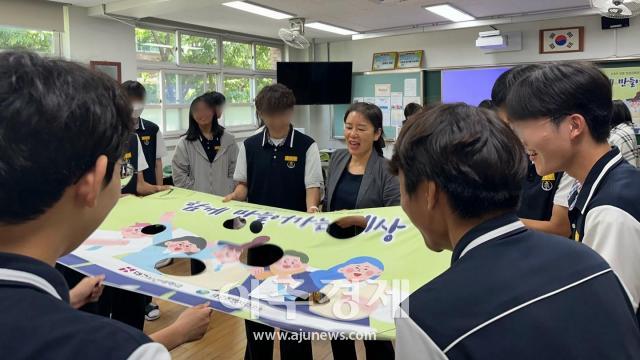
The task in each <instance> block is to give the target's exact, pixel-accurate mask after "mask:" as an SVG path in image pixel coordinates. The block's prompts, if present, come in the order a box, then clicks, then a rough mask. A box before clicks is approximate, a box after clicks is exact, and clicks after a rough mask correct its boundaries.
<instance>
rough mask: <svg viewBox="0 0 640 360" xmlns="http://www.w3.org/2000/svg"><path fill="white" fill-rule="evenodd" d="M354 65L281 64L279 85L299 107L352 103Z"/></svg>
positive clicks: (345, 63)
mask: <svg viewBox="0 0 640 360" xmlns="http://www.w3.org/2000/svg"><path fill="white" fill-rule="evenodd" d="M351 71H352V63H351V62H279V63H278V83H280V84H283V85H285V86H286V87H288V88H289V89H291V90H292V91H293V93H294V94H295V96H296V104H298V105H323V104H349V103H351V76H352V74H351Z"/></svg>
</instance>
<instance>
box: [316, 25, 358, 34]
mask: <svg viewBox="0 0 640 360" xmlns="http://www.w3.org/2000/svg"><path fill="white" fill-rule="evenodd" d="M304 26H305V27H309V28H312V29H316V30H322V31H327V32H330V33H334V34H340V35H355V34H357V32H355V31H353V30H349V29H344V28H340V27H337V26H333V25H327V24H323V23H321V22H312V23H308V24H305V25H304Z"/></svg>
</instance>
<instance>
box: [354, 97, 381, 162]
mask: <svg viewBox="0 0 640 360" xmlns="http://www.w3.org/2000/svg"><path fill="white" fill-rule="evenodd" d="M352 112H357V113H358V114H361V115H362V116H364V117H365V119H367V120H369V122H370V123H371V125H373V128H374V131H375V132H378V130H380V138H378V140H376V141H374V142H373V149H374V150H375V151H376V153H378V155H380V156H384V155H383V151H382V149H384V147H385V146H386V144H385V142H384V128H383V127H382V110H380V108H379V107H377V106H376V105H374V104H370V103H364V102H359V103H354V104H352V105H351V106H350V107H349V109H347V112H345V114H344V122H345V123H346V122H347V117H348V116H349V114H351V113H352Z"/></svg>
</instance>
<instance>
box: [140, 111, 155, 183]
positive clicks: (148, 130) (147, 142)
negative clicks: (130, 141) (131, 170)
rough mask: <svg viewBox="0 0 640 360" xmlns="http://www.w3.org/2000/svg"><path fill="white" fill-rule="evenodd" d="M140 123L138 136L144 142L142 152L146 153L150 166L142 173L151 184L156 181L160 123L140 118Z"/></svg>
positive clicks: (145, 156)
mask: <svg viewBox="0 0 640 360" xmlns="http://www.w3.org/2000/svg"><path fill="white" fill-rule="evenodd" d="M140 123H141V124H139V126H138V129H137V130H136V134H138V138H140V143H141V144H142V152H143V153H144V158H145V159H146V160H147V164H148V165H149V167H148V168H147V170H145V171H144V172H143V173H142V175H143V176H144V181H146V182H148V183H149V184H152V185H155V184H156V183H157V182H156V149H157V143H158V132H159V130H160V128H159V127H158V125H156V124H154V123H152V122H151V121H148V120H145V119H142V118H140Z"/></svg>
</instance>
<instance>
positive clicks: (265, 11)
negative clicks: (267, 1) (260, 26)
mask: <svg viewBox="0 0 640 360" xmlns="http://www.w3.org/2000/svg"><path fill="white" fill-rule="evenodd" d="M222 5H224V6H228V7H232V8H234V9H238V10H242V11H246V12H250V13H252V14H256V15H262V16H266V17H268V18H272V19H276V20H283V19H291V18H292V17H293V15H291V14H287V13H283V12H282V11H278V10H273V9H269V8H266V7H264V6H260V5H256V4H252V3H250V2H246V1H231V2H226V3H222Z"/></svg>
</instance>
